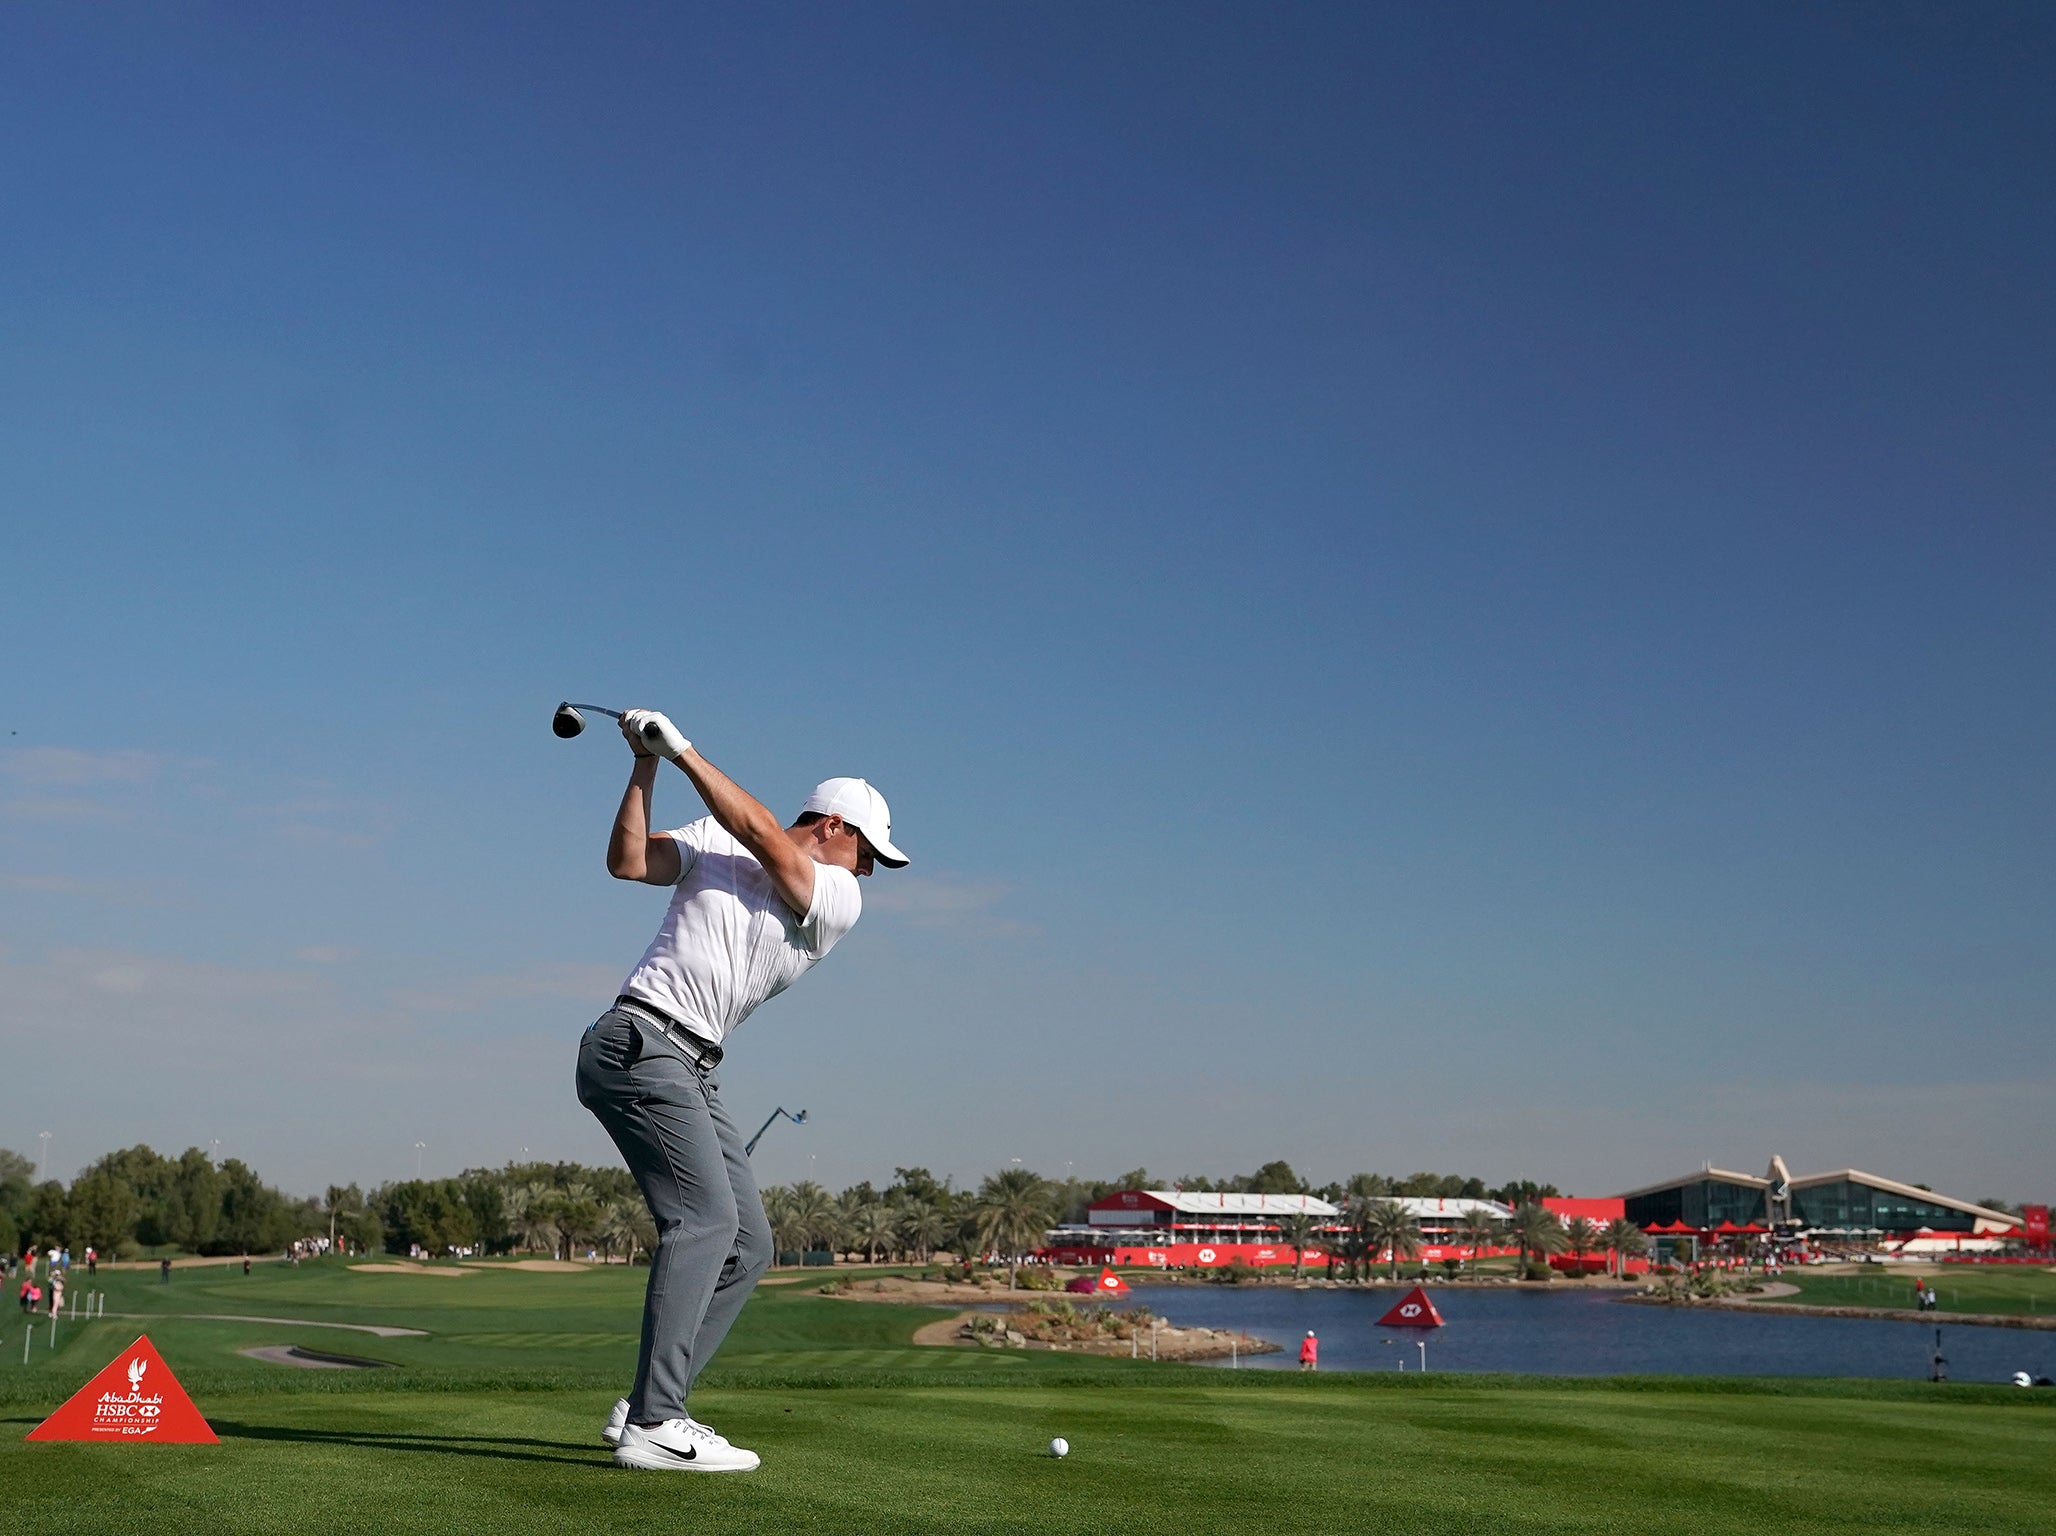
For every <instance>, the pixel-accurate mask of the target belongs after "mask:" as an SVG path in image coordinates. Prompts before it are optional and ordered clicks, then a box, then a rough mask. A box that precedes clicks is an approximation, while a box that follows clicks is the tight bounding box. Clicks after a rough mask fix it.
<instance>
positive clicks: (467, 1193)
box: [457, 1169, 514, 1253]
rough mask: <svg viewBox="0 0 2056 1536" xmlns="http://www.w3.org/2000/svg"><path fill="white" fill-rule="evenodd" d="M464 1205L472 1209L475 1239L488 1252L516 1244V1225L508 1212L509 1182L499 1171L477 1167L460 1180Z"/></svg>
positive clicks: (458, 1182)
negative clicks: (497, 1172)
mask: <svg viewBox="0 0 2056 1536" xmlns="http://www.w3.org/2000/svg"><path fill="white" fill-rule="evenodd" d="M457 1187H458V1190H459V1191H460V1192H461V1193H462V1195H463V1198H464V1208H465V1209H466V1210H468V1211H469V1212H470V1213H471V1230H472V1233H473V1240H474V1241H475V1242H476V1243H477V1244H478V1245H479V1247H480V1248H482V1249H483V1250H485V1251H486V1252H488V1253H505V1252H506V1251H507V1250H508V1249H509V1248H511V1247H513V1246H514V1228H513V1223H512V1222H511V1221H510V1220H509V1218H508V1214H507V1186H506V1184H505V1183H504V1182H503V1181H502V1180H501V1178H500V1177H499V1175H497V1174H493V1173H487V1172H485V1171H484V1170H482V1169H473V1170H472V1171H470V1172H468V1173H466V1174H465V1175H464V1176H463V1177H462V1178H460V1179H459V1180H458V1181H457Z"/></svg>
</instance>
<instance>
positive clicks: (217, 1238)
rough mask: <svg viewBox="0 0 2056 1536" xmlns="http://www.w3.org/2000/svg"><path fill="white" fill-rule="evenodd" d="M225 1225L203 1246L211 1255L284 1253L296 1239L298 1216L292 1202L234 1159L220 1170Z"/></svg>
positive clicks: (302, 1234) (244, 1164)
mask: <svg viewBox="0 0 2056 1536" xmlns="http://www.w3.org/2000/svg"><path fill="white" fill-rule="evenodd" d="M220 1187H221V1225H220V1227H219V1229H218V1230H217V1231H216V1232H215V1234H214V1236H213V1238H212V1239H211V1240H210V1241H209V1242H207V1243H205V1244H203V1245H202V1249H201V1251H202V1252H207V1253H283V1252H284V1251H285V1250H286V1248H287V1247H288V1246H289V1245H290V1244H291V1243H292V1241H293V1239H294V1238H296V1237H302V1236H305V1234H304V1233H303V1232H300V1231H299V1230H297V1228H298V1227H299V1221H298V1219H297V1217H298V1213H297V1212H296V1211H295V1210H294V1209H293V1207H292V1203H291V1202H290V1201H288V1200H287V1199H286V1197H285V1196H284V1195H282V1194H280V1193H279V1192H278V1191H277V1190H275V1189H273V1188H271V1187H270V1186H269V1185H267V1184H265V1183H264V1182H263V1180H261V1179H259V1178H258V1177H257V1174H256V1172H255V1171H254V1170H253V1169H251V1168H250V1167H249V1165H248V1164H246V1163H244V1162H243V1161H242V1159H240V1158H235V1157H231V1158H229V1159H227V1160H226V1161H224V1162H223V1163H222V1165H221V1169H220Z"/></svg>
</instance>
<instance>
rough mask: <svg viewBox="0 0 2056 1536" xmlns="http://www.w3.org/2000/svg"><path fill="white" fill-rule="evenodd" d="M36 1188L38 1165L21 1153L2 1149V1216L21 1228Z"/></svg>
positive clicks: (0, 1169) (0, 1195)
mask: <svg viewBox="0 0 2056 1536" xmlns="http://www.w3.org/2000/svg"><path fill="white" fill-rule="evenodd" d="M35 1188H36V1165H35V1164H34V1163H33V1162H31V1161H30V1160H29V1159H28V1158H26V1157H23V1156H22V1155H21V1154H20V1153H19V1152H16V1151H13V1150H11V1149H9V1148H7V1147H0V1214H4V1215H6V1216H7V1218H8V1219H9V1220H10V1221H12V1222H14V1223H15V1225H16V1226H17V1227H19V1226H20V1224H21V1222H22V1220H23V1219H24V1218H25V1217H26V1216H27V1215H28V1213H29V1202H30V1200H31V1199H32V1198H33V1197H34V1193H35Z"/></svg>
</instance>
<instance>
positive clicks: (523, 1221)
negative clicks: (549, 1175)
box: [507, 1182, 557, 1253]
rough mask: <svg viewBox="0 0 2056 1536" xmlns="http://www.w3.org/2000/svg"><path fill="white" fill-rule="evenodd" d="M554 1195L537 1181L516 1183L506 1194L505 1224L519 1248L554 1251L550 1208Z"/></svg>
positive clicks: (554, 1240) (552, 1212) (555, 1241)
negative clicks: (511, 1230) (510, 1228)
mask: <svg viewBox="0 0 2056 1536" xmlns="http://www.w3.org/2000/svg"><path fill="white" fill-rule="evenodd" d="M555 1195H556V1192H555V1191H554V1190H552V1189H551V1188H550V1186H549V1185H547V1184H544V1183H540V1182H530V1183H527V1184H518V1185H516V1186H515V1187H514V1188H512V1189H510V1190H508V1191H507V1223H508V1225H509V1226H511V1227H512V1228H513V1229H514V1240H515V1242H516V1243H517V1244H519V1245H520V1246H521V1247H522V1248H524V1249H527V1250H529V1251H531V1252H533V1251H535V1250H538V1249H543V1248H548V1249H549V1250H550V1251H551V1252H553V1253H554V1252H555V1251H556V1247H557V1222H556V1215H555V1212H554V1211H553V1210H552V1208H551V1202H552V1201H553V1200H554V1199H555Z"/></svg>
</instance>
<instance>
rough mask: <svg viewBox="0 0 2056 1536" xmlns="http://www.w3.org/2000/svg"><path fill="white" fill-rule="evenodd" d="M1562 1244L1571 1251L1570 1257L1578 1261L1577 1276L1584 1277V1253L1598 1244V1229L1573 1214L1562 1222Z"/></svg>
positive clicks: (1590, 1250)
mask: <svg viewBox="0 0 2056 1536" xmlns="http://www.w3.org/2000/svg"><path fill="white" fill-rule="evenodd" d="M1563 1245H1564V1247H1566V1248H1568V1249H1569V1250H1570V1251H1571V1257H1572V1258H1574V1259H1576V1260H1577V1261H1578V1278H1579V1279H1580V1280H1582V1279H1584V1278H1585V1255H1586V1254H1588V1253H1590V1252H1592V1250H1593V1249H1595V1248H1597V1247H1598V1246H1599V1229H1598V1228H1597V1227H1595V1226H1593V1225H1592V1223H1591V1222H1589V1221H1587V1220H1586V1219H1585V1218H1584V1217H1582V1216H1573V1217H1572V1218H1571V1219H1570V1220H1569V1221H1567V1222H1565V1223H1564V1228H1563Z"/></svg>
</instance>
